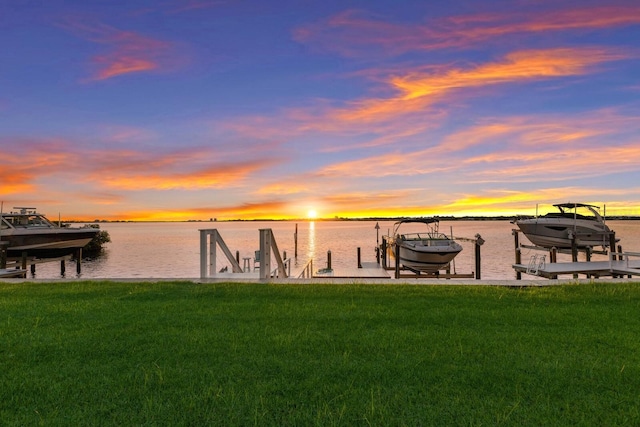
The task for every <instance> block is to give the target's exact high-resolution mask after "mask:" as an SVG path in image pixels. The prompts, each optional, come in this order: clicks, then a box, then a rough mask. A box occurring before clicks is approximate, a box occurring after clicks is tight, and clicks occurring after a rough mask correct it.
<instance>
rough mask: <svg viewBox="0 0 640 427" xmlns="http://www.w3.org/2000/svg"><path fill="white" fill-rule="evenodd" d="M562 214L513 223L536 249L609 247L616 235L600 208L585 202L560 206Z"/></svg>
mask: <svg viewBox="0 0 640 427" xmlns="http://www.w3.org/2000/svg"><path fill="white" fill-rule="evenodd" d="M553 206H555V207H556V208H557V209H558V210H559V212H550V213H548V214H546V215H543V216H535V217H522V218H516V219H515V220H513V221H512V223H514V224H515V225H517V226H518V228H520V230H521V231H522V233H523V234H524V235H525V236H527V238H528V239H529V240H530V241H531V243H533V244H534V245H536V246H540V247H543V248H552V247H556V248H558V249H560V248H571V246H572V240H573V239H574V238H575V242H576V247H578V248H586V247H594V246H602V247H603V248H605V247H607V246H609V244H610V236H611V234H612V233H613V232H612V231H611V230H610V229H609V227H608V226H607V225H606V224H605V220H604V218H603V217H602V215H600V213H599V212H598V210H599V209H600V208H599V207H598V206H594V205H588V204H584V203H558V204H555V205H553Z"/></svg>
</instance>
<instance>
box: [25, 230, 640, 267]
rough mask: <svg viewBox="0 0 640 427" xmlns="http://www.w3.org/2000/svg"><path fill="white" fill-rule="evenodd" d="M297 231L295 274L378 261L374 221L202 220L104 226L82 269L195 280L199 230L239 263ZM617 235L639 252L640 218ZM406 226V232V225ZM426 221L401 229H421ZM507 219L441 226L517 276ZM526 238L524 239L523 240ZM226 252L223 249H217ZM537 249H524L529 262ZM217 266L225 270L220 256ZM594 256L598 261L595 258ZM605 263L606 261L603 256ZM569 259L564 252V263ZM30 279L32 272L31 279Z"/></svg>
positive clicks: (467, 250)
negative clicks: (264, 235) (215, 237)
mask: <svg viewBox="0 0 640 427" xmlns="http://www.w3.org/2000/svg"><path fill="white" fill-rule="evenodd" d="M296 224H297V227H298V258H297V260H296V262H294V263H293V264H292V271H291V273H292V276H297V275H298V273H299V271H300V270H301V269H302V268H303V267H304V265H305V264H306V262H307V261H308V260H309V259H310V258H311V259H313V262H314V269H315V270H318V269H320V268H322V267H325V266H326V261H327V251H329V250H331V255H332V264H333V268H334V269H336V270H338V269H339V268H340V267H349V268H353V267H355V266H356V264H357V248H358V247H360V248H361V254H362V255H361V256H362V261H363V262H368V261H371V262H373V261H375V260H376V257H375V247H376V237H377V235H376V229H375V225H376V221H315V222H297V223H296V222H283V221H278V222H272V221H269V222H258V221H256V222H254V221H251V222H215V223H213V222H208V223H205V222H200V223H107V224H101V225H100V227H101V229H103V230H106V231H108V232H109V235H110V236H111V243H108V244H107V245H106V246H105V251H104V255H102V256H101V257H100V258H98V259H96V260H92V261H85V262H83V265H82V275H81V277H82V278H136V277H139V278H197V277H199V276H200V255H199V250H200V246H199V245H200V233H199V231H198V230H199V229H205V228H216V229H218V231H219V232H220V234H221V236H222V238H223V239H224V241H225V242H226V243H227V246H228V247H229V249H230V250H231V251H232V252H233V253H234V254H235V252H236V251H239V252H240V258H241V262H242V257H252V256H253V253H254V251H255V250H257V249H259V246H260V238H259V231H258V230H259V229H261V228H271V229H272V230H273V233H274V236H275V239H276V242H277V244H278V248H279V249H280V251H281V252H283V251H286V252H287V257H289V258H292V257H293V256H294V248H295V245H294V233H295V228H296ZM607 224H608V225H609V226H610V227H611V228H612V229H613V230H615V231H616V234H617V236H618V237H619V238H620V239H621V241H620V244H621V245H622V246H623V249H624V250H626V251H634V252H640V221H608V222H607ZM379 225H380V230H379V231H378V236H379V239H380V242H381V241H382V236H383V235H387V234H389V232H390V231H393V221H388V222H385V221H381V222H379ZM405 226H406V228H404V227H405ZM423 227H424V226H420V224H416V225H413V226H411V227H409V226H408V225H403V229H404V230H405V231H407V232H409V231H422V230H423ZM513 228H514V225H513V224H511V223H510V222H509V221H452V222H446V221H443V222H441V223H440V231H441V232H444V233H446V234H451V231H453V235H454V236H456V237H468V238H473V237H474V236H475V235H476V234H480V235H481V236H482V238H483V239H484V240H485V244H484V245H483V246H482V247H481V251H482V279H513V278H514V277H515V273H514V271H513V269H512V267H511V264H513V262H514V238H513V235H512V233H511V230H512V229H513ZM521 238H522V239H524V240H526V239H525V238H523V237H521ZM460 243H461V244H462V246H463V248H464V249H463V251H462V252H461V253H460V254H459V255H458V256H457V257H456V259H455V270H456V271H457V272H458V273H471V272H473V271H474V262H475V261H474V247H473V244H472V243H470V242H460ZM219 253H220V252H219ZM533 254H542V252H538V251H533V250H531V251H529V250H526V249H525V250H524V251H523V253H522V260H523V262H527V261H528V260H529V258H530V257H531V255H533ZM218 258H219V259H218V265H217V269H218V270H219V269H220V268H222V267H224V266H225V265H227V262H226V259H224V257H222V258H221V259H220V256H219V257H218ZM594 258H597V256H596V257H594ZM600 258H601V259H606V257H603V256H600ZM568 260H570V259H569V257H568V256H563V255H559V261H568ZM29 276H30V275H29ZM35 277H37V278H55V277H60V265H59V263H49V264H41V265H38V266H37V271H36V276H35ZM67 277H76V275H75V267H74V266H73V265H68V266H67Z"/></svg>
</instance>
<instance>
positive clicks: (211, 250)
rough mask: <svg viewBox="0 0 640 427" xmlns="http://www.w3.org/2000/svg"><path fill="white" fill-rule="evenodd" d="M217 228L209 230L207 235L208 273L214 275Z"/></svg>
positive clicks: (216, 254)
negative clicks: (209, 232)
mask: <svg viewBox="0 0 640 427" xmlns="http://www.w3.org/2000/svg"><path fill="white" fill-rule="evenodd" d="M217 242H218V230H211V234H210V236H209V267H208V269H209V272H208V275H209V276H212V277H215V275H216V264H217V258H218V246H217Z"/></svg>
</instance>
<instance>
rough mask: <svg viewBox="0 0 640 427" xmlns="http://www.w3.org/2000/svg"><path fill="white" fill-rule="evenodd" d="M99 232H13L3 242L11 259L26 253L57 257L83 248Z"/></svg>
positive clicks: (81, 229) (59, 229)
mask: <svg viewBox="0 0 640 427" xmlns="http://www.w3.org/2000/svg"><path fill="white" fill-rule="evenodd" d="M99 231H100V230H99V229H96V228H51V229H42V230H35V229H25V230H11V231H10V232H9V233H10V234H3V235H2V240H3V241H6V242H8V246H7V255H8V256H10V257H16V256H21V255H22V254H23V253H25V252H26V254H27V256H37V257H42V258H46V257H57V256H63V255H69V254H72V253H74V252H75V251H76V250H78V249H80V248H83V247H84V246H86V245H87V244H88V243H89V242H91V240H92V239H93V238H94V237H95V235H96V234H98V232H99ZM5 233H6V232H5Z"/></svg>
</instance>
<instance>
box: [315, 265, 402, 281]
mask: <svg viewBox="0 0 640 427" xmlns="http://www.w3.org/2000/svg"><path fill="white" fill-rule="evenodd" d="M361 264H362V268H358V267H354V268H340V269H335V270H334V269H332V270H330V271H326V270H324V269H323V270H320V271H318V272H316V273H314V274H313V278H323V277H326V278H332V279H390V278H391V276H390V275H389V273H388V272H387V271H386V270H385V269H384V268H382V266H381V265H380V264H378V263H377V262H363V263H361Z"/></svg>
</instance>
